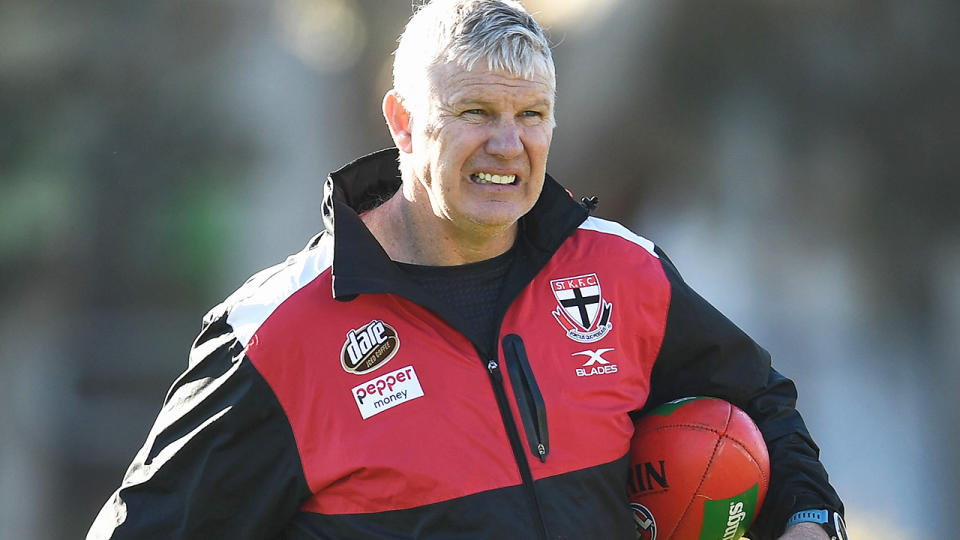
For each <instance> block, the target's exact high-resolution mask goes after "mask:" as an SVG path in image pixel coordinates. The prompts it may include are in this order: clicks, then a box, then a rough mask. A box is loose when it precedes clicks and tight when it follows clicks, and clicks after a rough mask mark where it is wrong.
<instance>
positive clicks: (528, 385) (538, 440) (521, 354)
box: [503, 334, 550, 462]
mask: <svg viewBox="0 0 960 540" xmlns="http://www.w3.org/2000/svg"><path fill="white" fill-rule="evenodd" d="M503 355H504V359H505V360H506V361H507V372H508V373H509V374H510V382H511V383H513V393H514V394H515V396H516V398H517V408H518V409H519V410H520V418H521V420H523V429H524V431H525V432H526V434H527V442H528V443H529V444H530V451H531V452H533V453H534V454H535V455H537V456H539V457H540V461H542V462H546V461H547V454H548V453H549V452H550V433H549V431H548V430H547V406H546V404H545V403H544V402H543V395H542V394H541V393H540V387H539V386H537V380H536V378H535V377H534V376H533V369H531V367H530V361H529V360H528V359H527V349H526V347H524V345H523V339H522V338H521V337H520V336H518V335H517V334H509V335H507V336H506V337H504V338H503Z"/></svg>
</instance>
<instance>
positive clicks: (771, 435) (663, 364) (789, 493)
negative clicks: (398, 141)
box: [648, 248, 843, 540]
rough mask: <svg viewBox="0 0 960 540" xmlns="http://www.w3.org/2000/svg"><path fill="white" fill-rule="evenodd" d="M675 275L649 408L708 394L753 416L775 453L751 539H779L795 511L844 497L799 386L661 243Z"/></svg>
mask: <svg viewBox="0 0 960 540" xmlns="http://www.w3.org/2000/svg"><path fill="white" fill-rule="evenodd" d="M656 252H657V254H658V255H659V256H660V260H661V264H662V265H663V268H664V271H665V272H666V275H667V279H668V280H669V281H670V288H671V300H670V308H669V310H668V313H667V324H666V330H665V333H664V338H663V343H662V345H661V349H660V353H659V355H658V357H657V360H656V362H655V364H654V367H653V372H652V375H651V383H650V387H651V395H650V399H649V400H648V404H649V406H654V405H656V404H659V403H663V402H666V401H670V400H673V399H677V398H681V397H686V396H694V395H706V396H713V397H718V398H722V399H725V400H727V401H729V402H731V403H733V404H735V405H737V406H738V407H740V408H741V409H743V410H744V411H746V412H747V414H749V415H750V417H751V418H752V419H753V420H754V422H756V424H757V426H758V427H759V428H760V431H761V433H762V434H763V438H764V440H765V441H766V443H767V449H768V451H769V453H770V469H771V479H770V487H769V489H768V492H767V496H766V499H765V501H764V504H763V507H762V509H761V511H760V513H759V514H758V516H757V519H756V521H755V523H754V525H753V527H751V529H750V532H749V536H750V538H752V539H753V540H771V539H774V538H777V537H778V536H779V535H780V534H781V533H782V532H783V529H784V526H785V525H786V522H787V519H788V518H789V516H790V515H792V514H793V513H794V512H797V511H800V510H807V509H812V508H828V509H832V510H836V511H838V512H841V513H843V503H842V502H841V500H840V498H839V496H838V495H837V493H836V491H835V490H834V488H833V487H832V486H831V485H830V482H829V479H828V476H827V472H826V470H825V469H824V467H823V465H822V464H821V463H820V460H819V454H820V450H819V448H818V447H817V445H816V444H815V443H814V441H813V439H812V438H811V437H810V434H809V433H808V431H807V428H806V425H805V424H804V422H803V419H802V418H801V416H800V413H799V412H798V411H797V409H796V402H797V390H796V387H795V386H794V384H793V381H791V380H790V379H787V378H786V377H784V376H783V375H781V374H780V373H778V372H777V371H776V370H775V369H773V368H772V367H771V365H770V355H769V353H767V351H765V350H763V349H762V348H761V347H760V346H759V345H757V344H756V343H755V342H754V341H753V340H752V339H750V337H749V336H747V335H746V334H745V333H744V332H743V331H742V330H740V329H739V328H738V327H737V326H736V325H734V324H733V323H732V322H730V320H728V319H727V318H726V317H724V316H723V315H722V314H721V313H720V312H719V311H717V310H716V308H714V307H713V306H711V305H710V304H709V303H708V302H707V301H706V300H704V299H703V298H702V297H700V296H699V295H698V294H697V293H696V292H694V291H693V289H691V288H690V287H689V286H688V285H687V284H686V283H685V282H684V281H683V279H682V278H681V277H680V274H679V273H678V272H677V270H676V268H675V267H674V266H673V263H672V262H670V259H669V258H667V256H666V254H664V253H663V252H662V251H661V250H660V249H659V248H656Z"/></svg>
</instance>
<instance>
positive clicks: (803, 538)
mask: <svg viewBox="0 0 960 540" xmlns="http://www.w3.org/2000/svg"><path fill="white" fill-rule="evenodd" d="M779 540H830V537H829V536H827V531H825V530H823V527H821V526H819V525H817V524H816V523H797V524H796V525H793V526H791V527H790V528H788V529H787V530H786V531H784V532H783V536H781V537H780V539H779Z"/></svg>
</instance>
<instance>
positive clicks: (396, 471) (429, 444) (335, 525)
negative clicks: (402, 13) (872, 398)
mask: <svg viewBox="0 0 960 540" xmlns="http://www.w3.org/2000/svg"><path fill="white" fill-rule="evenodd" d="M394 82H395V88H394V89H393V90H391V91H390V92H388V93H387V95H386V97H385V99H384V101H383V112H384V116H385V117H386V120H387V123H388V125H389V129H390V133H391V135H392V136H393V139H394V141H395V143H396V146H397V148H396V149H392V150H389V151H384V152H379V153H375V154H372V155H369V156H366V157H363V158H361V159H359V160H357V161H355V162H354V163H352V164H350V165H348V166H346V167H344V168H342V169H341V170H339V171H337V172H335V173H333V174H332V175H331V177H330V180H328V182H327V184H326V195H325V198H324V203H323V207H324V216H325V225H326V231H325V232H323V233H322V234H320V235H318V236H317V237H316V238H314V239H313V240H312V241H311V242H310V243H309V244H308V246H307V247H306V248H305V249H304V250H303V251H302V252H300V253H298V254H296V255H294V256H292V257H290V258H289V259H288V260H287V261H286V262H285V263H283V264H280V265H278V266H276V267H273V268H271V269H269V270H266V271H264V272H261V273H259V274H257V275H256V276H254V277H253V278H251V279H250V280H249V281H248V282H247V283H246V284H244V286H243V287H241V288H240V290H238V291H237V292H236V293H235V294H233V295H232V296H230V297H229V298H228V299H227V300H226V301H225V302H224V303H222V304H221V305H219V306H217V307H216V308H214V309H213V310H212V311H211V312H210V313H209V314H208V315H207V317H206V318H205V319H204V328H203V330H202V332H201V334H200V336H199V337H198V339H197V341H196V343H195V345H194V348H193V351H192V353H191V357H190V366H189V368H188V369H187V371H186V372H185V373H184V374H183V375H182V376H181V377H180V378H179V379H178V380H177V381H176V382H175V383H174V386H173V388H172V389H171V391H170V393H169V395H168V396H167V399H166V401H165V403H164V406H163V409H162V411H161V413H160V416H159V418H158V419H157V422H156V424H155V426H154V427H153V429H152V430H151V432H150V435H149V437H148V439H147V441H146V443H145V445H144V447H143V449H142V450H141V451H140V453H139V454H138V455H137V456H136V458H135V459H134V462H133V465H131V467H130V469H129V471H128V472H127V475H126V477H125V478H124V480H123V483H122V485H121V487H120V489H118V490H117V492H116V493H114V495H113V497H112V498H111V499H110V500H109V501H108V502H107V504H106V506H105V507H104V509H103V510H102V511H101V513H100V515H99V516H98V517H97V520H96V522H95V523H94V525H93V528H92V529H91V531H90V534H89V536H88V538H138V539H142V538H165V539H166V538H274V537H277V536H282V537H284V538H324V539H347V538H350V539H353V538H433V539H440V538H443V539H446V538H539V539H547V538H573V539H587V538H603V539H614V538H623V539H627V538H634V537H635V535H636V531H635V530H634V525H633V520H632V519H631V515H630V511H629V509H628V506H627V504H626V501H625V485H626V459H627V458H626V455H627V452H628V448H629V443H630V438H631V435H632V431H633V422H632V419H631V418H632V415H635V414H636V412H637V411H640V410H641V409H643V408H644V407H645V406H649V405H651V404H655V403H662V402H664V401H667V400H669V399H673V398H677V397H682V396H688V395H713V396H719V397H723V398H725V399H728V400H730V401H732V402H733V403H735V404H737V405H739V406H741V407H742V408H744V409H745V410H747V411H748V412H749V413H750V414H751V416H752V417H753V418H754V419H755V420H756V421H757V423H758V425H759V426H760V428H761V430H762V431H763V432H764V435H765V437H766V440H767V441H768V445H769V449H770V453H771V460H772V470H773V474H772V481H771V486H770V491H769V495H768V497H767V502H766V504H765V505H764V510H763V511H762V512H761V514H760V516H759V518H758V521H757V523H756V525H755V527H754V529H753V530H752V531H751V534H753V536H754V538H755V539H767V538H776V537H778V536H780V535H781V534H783V535H782V536H780V537H781V538H790V539H801V538H811V539H814V538H817V539H822V538H827V531H828V530H830V529H831V525H829V524H828V525H827V526H825V527H823V526H821V525H819V524H817V523H815V522H816V521H817V518H818V517H819V516H820V515H821V512H822V513H823V514H824V515H830V516H833V515H834V513H835V512H842V503H841V502H840V500H839V498H838V497H837V495H836V493H835V492H834V490H833V488H832V487H830V485H829V483H828V481H827V476H826V473H825V471H824V470H823V467H822V466H821V465H820V463H819V461H818V459H817V449H816V446H815V445H814V444H813V443H812V441H811V439H810V437H809V435H808V433H807V431H806V429H805V428H804V425H803V422H802V420H801V419H800V416H799V415H798V414H797V412H796V410H795V409H794V407H793V404H794V401H795V397H796V394H795V390H794V387H793V384H792V383H791V382H790V381H789V380H787V379H785V378H783V377H782V376H781V375H779V374H778V373H777V372H776V371H774V370H773V369H771V368H770V364H769V357H768V355H767V354H766V353H765V352H764V351H763V350H762V349H760V348H759V347H758V346H757V345H756V344H754V343H753V341H751V340H750V339H749V338H748V337H747V336H746V335H744V334H743V333H742V332H740V331H739V330H738V329H737V328H736V327H735V326H733V325H732V324H731V323H730V322H729V321H727V320H726V319H725V318H724V317H723V316H722V315H720V314H719V313H718V312H716V310H714V309H713V308H711V307H710V306H709V305H708V304H707V303H706V302H704V301H703V300H702V299H701V298H700V297H699V296H697V295H696V294H695V293H693V292H692V291H691V290H690V289H689V288H688V287H687V286H686V285H685V284H684V283H683V281H682V280H681V278H680V277H679V275H678V274H677V272H676V270H675V269H674V267H673V266H672V264H671V263H670V262H669V261H668V260H667V258H666V256H665V255H664V254H663V252H662V251H660V249H659V248H657V247H655V246H654V245H653V244H652V243H651V242H649V241H647V240H645V239H643V238H641V237H639V236H636V235H635V234H633V233H631V232H630V231H628V230H627V229H625V228H623V227H622V226H620V225H618V224H616V223H612V222H609V221H604V220H601V219H597V218H593V217H589V215H588V214H589V212H588V210H589V209H588V208H587V207H588V206H589V205H586V204H580V203H577V202H575V201H574V200H573V199H572V198H571V197H570V196H569V195H568V193H567V192H566V191H565V190H564V189H563V188H562V187H560V186H559V185H558V184H557V183H556V182H555V181H554V180H552V179H551V178H550V177H548V176H547V175H546V162H547V153H548V150H549V148H550V141H551V137H552V132H553V127H554V119H553V112H554V111H553V104H554V90H555V77H554V68H553V61H552V58H551V55H550V49H549V46H548V43H547V40H546V39H545V38H544V36H543V34H542V32H541V29H540V28H539V26H538V25H537V23H536V22H535V21H534V20H533V18H532V17H531V16H530V15H529V14H528V13H526V12H525V11H524V10H523V8H522V7H521V6H520V5H519V4H517V3H515V2H511V1H497V0H436V1H435V2H433V3H431V4H428V5H426V6H424V7H423V8H421V9H420V10H419V11H418V12H417V14H416V15H415V16H414V17H413V18H412V19H411V21H410V23H409V25H408V26H407V28H406V30H405V32H404V34H403V36H402V38H401V41H400V46H399V48H398V50H397V53H396V59H395V68H394ZM398 162H399V167H398ZM588 366H589V367H588ZM800 511H810V512H807V513H803V512H801V513H800V514H798V515H794V514H795V513H797V512H800ZM808 514H809V515H810V516H814V517H807V516H808ZM792 515H794V517H793V518H792V521H790V526H789V527H787V525H788V520H790V519H791V516H792ZM836 515H837V516H839V514H836ZM797 521H800V523H794V522H797ZM829 521H830V523H831V524H832V526H833V527H834V528H835V527H836V526H837V525H836V524H837V523H839V522H834V521H833V519H832V518H831V519H830V520H829ZM785 529H786V532H784V530H785ZM831 532H832V531H831Z"/></svg>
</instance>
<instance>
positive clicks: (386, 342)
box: [340, 320, 400, 375]
mask: <svg viewBox="0 0 960 540" xmlns="http://www.w3.org/2000/svg"><path fill="white" fill-rule="evenodd" d="M398 350H400V338H399V337H398V336H397V331H396V330H394V329H393V327H392V326H390V325H389V324H387V323H385V322H383V321H378V320H373V321H370V322H368V323H367V324H365V325H363V326H361V327H360V328H356V329H353V330H350V331H349V332H347V340H346V341H345V342H344V343H343V349H342V350H341V351H340V362H341V363H342V364H343V369H344V370H346V372H347V373H353V374H354V375H363V374H364V373H369V372H371V371H373V370H375V369H377V368H378V367H380V366H382V365H384V364H386V363H387V362H389V361H390V359H391V358H393V356H394V355H395V354H397V351H398Z"/></svg>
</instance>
